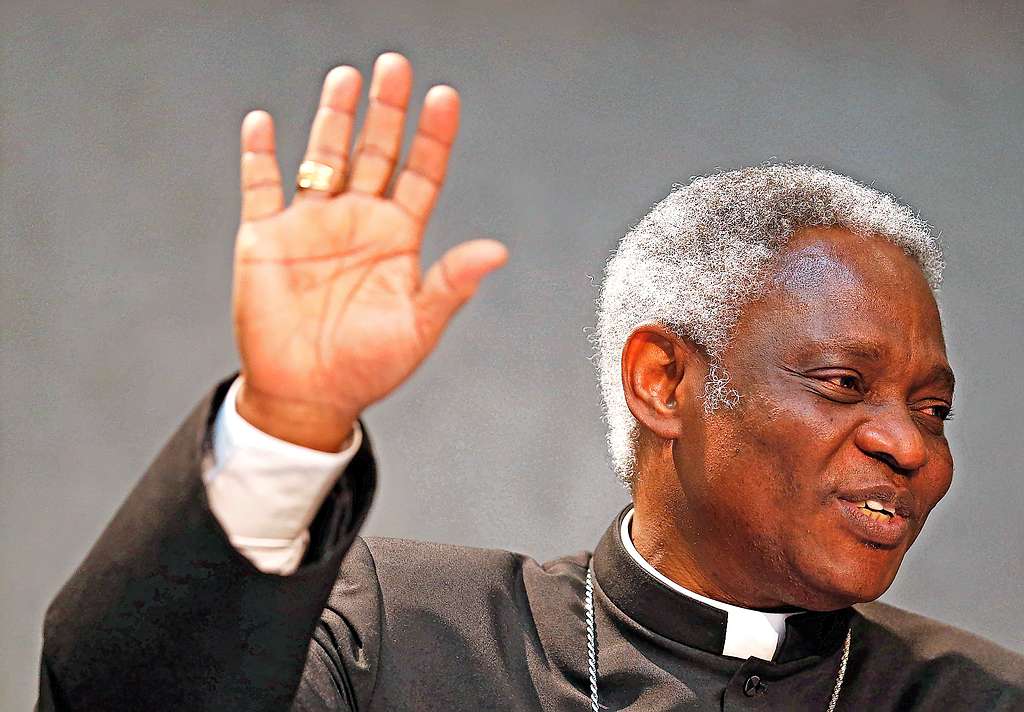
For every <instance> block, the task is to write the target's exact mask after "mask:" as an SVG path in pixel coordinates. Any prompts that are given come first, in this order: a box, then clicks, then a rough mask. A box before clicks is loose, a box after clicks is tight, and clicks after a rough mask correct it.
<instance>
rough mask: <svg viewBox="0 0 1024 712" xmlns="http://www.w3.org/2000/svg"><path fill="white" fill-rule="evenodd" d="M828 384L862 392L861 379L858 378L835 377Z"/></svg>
mask: <svg viewBox="0 0 1024 712" xmlns="http://www.w3.org/2000/svg"><path fill="white" fill-rule="evenodd" d="M828 382H829V383H834V384H835V385H837V386H839V387H840V388H842V389H844V390H848V391H860V379H859V378H857V376H850V375H845V376H833V377H831V378H829V379H828Z"/></svg>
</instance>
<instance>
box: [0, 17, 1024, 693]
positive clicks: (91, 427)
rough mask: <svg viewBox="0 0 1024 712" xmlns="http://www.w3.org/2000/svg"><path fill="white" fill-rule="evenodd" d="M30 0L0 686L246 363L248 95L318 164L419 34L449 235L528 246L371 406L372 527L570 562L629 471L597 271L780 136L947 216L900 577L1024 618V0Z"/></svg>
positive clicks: (8, 238) (283, 141)
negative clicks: (137, 495) (455, 119)
mask: <svg viewBox="0 0 1024 712" xmlns="http://www.w3.org/2000/svg"><path fill="white" fill-rule="evenodd" d="M87 5H88V7H85V6H83V5H82V4H78V3H75V4H72V3H67V4H66V5H61V4H59V3H55V2H47V3H41V2H35V3H32V4H27V3H25V4H19V3H13V4H12V3H6V4H5V5H4V7H3V10H2V13H3V17H2V26H3V27H4V30H3V39H2V41H3V60H2V71H3V77H2V79H3V81H2V88H0V107H2V109H0V111H2V114H3V119H2V120H3V137H2V146H0V148H2V166H3V170H2V179H3V204H2V208H0V220H2V221H3V243H2V245H3V248H2V249H3V255H2V270H3V273H2V277H3V290H4V296H3V302H2V305H3V307H2V308H3V312H2V313H3V343H2V348H3V352H2V357H3V363H2V378H3V389H2V400H0V407H2V423H3V450H2V453H3V478H2V484H0V487H2V492H0V495H2V496H0V500H2V503H0V517H2V518H0V534H2V537H0V542H2V543H0V556H2V559H0V570H2V571H3V572H4V573H3V578H2V591H0V601H2V605H0V611H2V612H0V615H2V635H0V688H2V693H0V707H2V708H3V709H24V708H26V707H28V706H29V705H30V703H31V700H33V699H34V694H35V692H34V688H35V684H36V674H37V673H36V665H37V656H38V648H39V642H40V637H39V630H40V622H41V618H42V614H43V610H44V608H45V606H46V604H47V601H48V600H49V599H50V598H51V597H52V596H53V594H54V593H55V592H56V590H57V588H58V587H59V585H60V584H61V582H62V581H64V580H65V579H66V578H67V577H68V576H69V575H70V573H71V571H72V570H73V568H74V566H75V565H76V564H77V563H78V562H79V561H80V560H81V558H82V556H83V555H84V554H85V552H86V551H87V549H88V547H89V546H90V544H91V543H92V542H93V541H94V539H95V538H96V536H97V535H98V534H99V532H100V530H101V529H102V527H103V526H104V524H105V522H106V521H107V519H108V518H109V517H110V516H111V514H112V513H113V511H114V510H115V508H116V507H117V506H118V504H119V503H120V501H121V500H122V499H123V497H124V496H125V494H126V492H127V491H128V489H129V487H130V486H131V484H132V482H133V481H134V480H135V479H136V478H137V477H138V476H139V474H140V473H141V472H142V470H143V468H144V467H145V466H146V464H147V463H148V461H149V460H150V459H151V458H152V457H153V455H154V454H155V453H156V451H157V450H158V448H159V447H160V446H161V445H162V443H163V442H164V440H165V439H166V438H167V437H168V435H169V434H170V433H171V431H172V429H173V428H175V426H176V425H177V424H178V422H179V420H180V419H181V418H182V417H183V416H184V415H185V413H186V412H187V411H188V410H189V409H190V408H191V406H192V405H193V403H194V402H195V401H196V400H197V399H198V398H199V397H200V396H201V395H202V394H203V392H204V391H206V390H207V389H208V388H209V387H210V386H211V385H212V384H213V383H214V381H215V380H217V379H219V378H221V377H223V376H224V375H225V374H227V373H228V372H230V371H231V370H232V369H233V368H234V367H235V363H236V361H235V358H236V357H235V353H234V349H233V345H232V338H231V326H230V319H229V297H230V274H231V261H230V260H231V249H232V239H233V236H234V232H235V228H236V220H237V210H238V198H237V191H236V181H237V127H238V123H239V121H240V119H241V117H242V116H243V114H244V112H245V111H246V110H248V109H251V108H256V107H262V108H266V109H268V110H270V111H271V112H272V113H273V114H274V115H275V117H276V118H277V121H278V124H279V128H280V132H281V136H280V148H281V155H282V157H283V161H284V166H285V172H286V174H291V172H292V171H293V170H294V168H295V166H296V165H297V163H298V159H299V156H300V151H301V148H302V145H303V142H304V139H305V132H306V127H307V125H308V121H309V119H310V118H311V116H312V113H313V109H314V103H315V100H316V97H317V95H318V90H319V83H320V80H321V78H322V75H323V73H324V72H325V71H326V70H327V69H328V68H330V67H331V66H333V65H334V64H337V63H342V62H347V63H353V64H355V65H356V66H358V67H360V68H361V69H364V70H368V69H369V67H370V65H371V63H372V60H373V58H374V57H375V56H376V54H377V53H379V52H380V51H383V50H388V49H397V50H401V51H403V52H405V53H406V54H407V55H408V56H409V57H410V58H411V59H412V60H413V63H414V66H415V67H416V70H417V82H416V86H417V93H418V94H419V95H422V92H423V91H425V90H426V88H427V87H428V86H429V85H430V84H432V83H436V82H441V81H446V82H450V83H452V84H454V85H455V86H456V87H458V88H459V89H460V90H461V91H462V93H463V96H464V105H465V114H464V121H463V129H462V133H461V137H460V140H459V143H458V147H457V150H456V152H455V154H454V159H453V165H452V167H451V171H450V175H451V178H450V181H449V183H448V187H447V189H446V193H445V195H444V197H443V199H442V202H441V204H440V207H439V209H438V212H437V214H436V218H435V220H434V221H433V223H432V226H431V228H430V231H429V234H428V242H427V244H428V247H427V256H428V257H429V258H431V259H432V258H433V257H435V256H437V255H438V254H439V253H440V251H441V250H442V249H444V248H445V247H447V246H450V245H451V244H454V243H455V242H458V241H461V240H463V239H466V238H468V237H473V236H477V235H491V236H495V237H498V238H500V239H503V240H504V241H506V242H507V243H508V245H509V246H510V247H511V250H512V259H511V262H510V264H509V265H508V267H507V268H506V269H505V270H504V271H503V272H501V273H500V274H499V275H498V276H496V277H495V278H493V279H492V280H491V281H490V282H489V283H487V285H486V286H485V287H484V288H483V289H482V290H481V292H480V294H479V297H478V299H477V300H476V301H475V303H474V304H473V305H472V306H471V307H469V308H468V309H467V310H466V311H465V312H463V313H462V314H461V315H460V316H459V318H458V319H457V321H456V322H455V324H454V326H453V327H452V329H451V331H450V333H449V334H448V335H447V337H446V338H445V340H444V341H443V343H442V345H441V346H440V348H439V349H438V350H437V352H436V353H435V354H434V355H433V356H432V357H431V359H430V360H429V362H428V363H427V364H426V365H425V366H424V367H423V368H422V369H421V371H420V372H419V373H418V374H417V375H416V376H415V378H414V379H413V380H412V381H411V382H410V383H408V384H407V385H405V386H404V387H403V388H402V389H401V390H400V391H398V392H397V393H396V394H395V395H394V396H393V397H391V398H390V399H388V400H387V401H386V402H385V403H383V404H381V405H379V406H377V407H375V408H374V409H372V410H371V411H370V412H369V413H368V415H367V421H368V423H369V426H370V429H371V432H372V435H373V437H374V440H375V443H376V445H377V452H378V454H379V458H380V461H381V468H382V472H383V481H382V484H381V490H380V497H379V499H378V502H377V504H376V507H375V509H374V512H373V515H372V517H371V522H370V525H369V527H368V528H369V531H371V532H372V533H377V534H389V535H396V536H407V537H418V538H427V539H435V540H441V541H450V542H464V543H473V544H478V545H482V546H500V547H507V548H513V549H518V550H522V551H527V552H530V553H531V554H533V555H535V556H536V557H538V558H544V557H550V556H552V555H555V554H558V553H565V552H568V551H575V550H579V549H584V548H590V547H591V546H592V545H593V544H594V543H595V541H596V540H597V538H598V537H599V535H600V534H601V532H602V531H603V529H604V528H605V526H606V525H607V523H608V521H609V520H610V518H611V517H612V516H613V515H614V514H615V513H616V512H617V511H618V509H619V507H620V506H621V505H622V504H623V503H624V502H625V501H626V492H625V490H623V489H622V488H621V487H619V486H618V485H617V484H616V482H615V481H614V479H613V476H612V475H611V474H610V472H609V470H608V466H607V462H606V459H605V456H604V443H603V427H602V423H601V421H600V412H599V406H598V397H597V389H596V386H595V382H594V375H593V370H592V367H591V364H590V363H589V362H588V356H589V355H590V350H589V345H588V342H587V339H586V333H585V331H584V329H585V327H587V326H589V325H591V324H592V323H593V298H594V296H595V294H596V290H595V284H594V281H593V279H592V277H595V276H599V275H600V272H601V269H602V264H603V260H604V259H605V258H606V256H607V254H608V251H609V250H610V249H612V247H613V246H614V245H615V243H616V240H617V238H618V237H619V236H620V235H621V234H622V233H623V232H624V231H625V230H626V229H627V228H628V227H629V225H630V224H631V223H632V222H634V221H635V220H637V219H638V218H639V217H640V216H641V215H642V214H643V213H644V212H645V211H646V210H647V208H648V207H649V206H650V205H651V204H652V203H653V202H655V201H656V200H658V199H659V198H660V197H662V196H663V195H664V194H665V193H666V192H667V191H668V189H669V187H670V186H671V184H672V183H673V182H676V181H686V180H687V179H688V178H689V177H690V176H691V175H695V174H701V173H706V172H709V171H713V170H714V169H715V168H716V167H725V168H729V167H736V166H739V165H743V164H750V163H757V162H761V161H765V160H768V159H772V158H778V159H780V160H797V161H806V162H813V163H817V164H824V165H827V166H830V167H833V168H835V169H838V170H840V171H844V172H847V173H849V174H851V175H853V176H855V177H858V178H860V179H862V180H868V181H871V182H873V183H875V184H876V185H877V186H879V187H881V188H883V189H886V190H891V191H893V192H895V193H897V194H898V195H899V196H901V197H902V198H903V199H905V200H906V201H908V202H909V203H910V204H912V205H914V206H915V207H916V208H917V209H918V210H920V211H921V213H922V214H923V215H924V216H925V217H926V218H927V219H928V220H929V221H931V222H932V223H933V224H934V225H936V226H937V228H938V229H939V230H941V233H942V235H943V236H944V239H945V243H946V247H947V253H948V263H949V265H950V269H949V270H948V275H947V281H946V284H945V287H944V289H943V297H942V302H943V309H944V314H945V319H946V329H947V336H948V341H949V344H950V348H951V357H952V359H953V363H954V366H955V368H956V370H957V375H958V379H959V384H960V388H959V393H958V394H957V411H958V415H957V418H956V420H955V421H954V423H953V424H952V425H951V428H950V432H951V438H952V441H953V448H954V453H955V456H956V458H957V476H956V478H955V483H954V485H953V489H952V491H951V492H950V494H949V496H948V498H947V499H946V500H945V501H944V502H943V503H942V504H941V505H940V506H939V508H938V509H937V510H936V512H935V513H934V515H933V518H932V520H931V523H930V524H929V526H928V527H927V528H926V529H925V532H924V534H923V535H922V537H921V539H920V540H919V543H918V544H917V546H916V547H915V548H914V549H913V550H912V551H911V553H910V555H909V556H908V559H907V561H906V563H905V565H904V568H903V571H902V573H901V575H900V577H899V578H898V579H897V582H896V584H895V585H894V586H893V588H892V589H891V590H890V591H889V593H888V594H886V596H885V600H888V601H890V602H892V603H895V604H898V605H902V606H906V607H908V608H911V609H914V610H916V611H921V612H924V613H926V614H929V615H932V616H936V617H939V618H942V619H944V620H947V621H950V622H952V623H955V624H958V625H960V626H964V627H966V628H969V629H971V630H974V631H977V632H978V633H980V634H982V635H985V636H988V637H991V638H994V639H995V640H997V641H999V642H1001V643H1002V644H1004V645H1006V646H1009V647H1010V648H1013V649H1017V650H1021V649H1024V616H1022V615H1021V604H1020V601H1021V597H1022V593H1024V591H1022V577H1024V560H1022V548H1024V547H1022V543H1021V542H1022V541H1024V519H1022V517H1021V511H1022V509H1024V487H1022V486H1021V478H1020V473H1021V462H1022V454H1024V438H1022V437H1021V432H1020V424H1019V420H1018V419H1019V417H1020V409H1021V405H1022V404H1024V378H1022V377H1021V369H1022V367H1024V360H1022V356H1021V353H1022V349H1024V336H1022V329H1021V323H1020V314H1021V307H1022V296H1024V290H1022V288H1021V286H1020V282H1019V278H1018V274H1019V269H1020V265H1021V262H1022V259H1021V258H1022V253H1024V247H1022V241H1021V225H1022V223H1024V209H1022V201H1021V186H1022V183H1024V162H1022V161H1021V155H1020V149H1021V146H1022V143H1024V141H1022V138H1024V135H1022V117H1024V111H1022V110H1024V70H1022V67H1024V50H1022V44H1021V36H1022V33H1024V17H1022V12H1021V9H1020V8H1021V4H1020V3H1016V2H1005V3H999V2H988V3H982V2H974V3H959V2H957V3H954V2H934V1H933V2H918V3H906V4H900V5H892V4H890V3H882V2H878V3H857V4H853V3H850V4H841V5H835V4H829V3H821V2H788V3H778V2H777V3H741V2H728V3H717V2H700V3H696V2H694V3H651V4H640V3H630V4H625V3H624V4H612V3H593V2H591V3H579V4H566V3H552V2H550V1H548V2H541V3H525V2H518V3H514V4H513V3H498V2H480V1H479V0H477V1H475V2H465V3H436V4H430V3H422V2H372V3H362V4H359V5H358V6H352V5H349V4H339V3H312V2H287V3H284V2H282V3H274V4H269V3H260V2H216V3H209V4H206V5H205V6H202V7H201V6H200V5H194V6H191V7H190V6H187V5H179V4H177V3H174V5H175V7H168V5H169V3H165V2H155V1H152V0H147V1H145V2H141V1H137V2H133V3H126V4H125V6H124V7H118V6H115V5H113V4H105V3H88V4H87Z"/></svg>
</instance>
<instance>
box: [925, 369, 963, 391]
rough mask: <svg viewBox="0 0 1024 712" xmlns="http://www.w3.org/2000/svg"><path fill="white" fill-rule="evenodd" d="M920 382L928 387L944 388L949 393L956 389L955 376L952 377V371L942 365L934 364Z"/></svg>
mask: <svg viewBox="0 0 1024 712" xmlns="http://www.w3.org/2000/svg"><path fill="white" fill-rule="evenodd" d="M921 382H922V383H928V384H930V385H937V386H946V387H948V388H949V390H950V392H952V391H953V389H954V388H956V376H954V375H953V369H951V368H950V367H949V366H946V365H944V364H935V365H934V366H932V367H931V368H930V369H928V372H927V373H925V375H924V378H923V379H921Z"/></svg>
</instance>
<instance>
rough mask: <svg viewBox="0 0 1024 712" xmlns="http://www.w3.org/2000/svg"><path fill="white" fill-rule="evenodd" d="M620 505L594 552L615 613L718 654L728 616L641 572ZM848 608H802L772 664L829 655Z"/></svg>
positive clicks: (792, 619)
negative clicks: (624, 535) (631, 550)
mask: <svg viewBox="0 0 1024 712" xmlns="http://www.w3.org/2000/svg"><path fill="white" fill-rule="evenodd" d="M631 509H632V505H630V506H628V507H626V508H624V509H623V510H622V511H621V512H620V513H619V516H618V517H616V518H615V521H614V522H613V523H612V525H611V526H610V527H609V528H608V530H607V531H606V532H605V534H604V536H603V537H602V538H601V541H600V543H599V544H598V545H597V548H596V549H595V550H594V559H593V564H592V565H593V569H594V577H595V578H596V579H597V586H598V588H599V589H600V591H601V592H602V593H604V594H605V595H606V596H607V597H608V598H609V599H610V600H611V602H612V603H614V604H615V605H616V606H617V607H618V608H619V610H620V611H622V612H623V613H625V614H626V615H627V616H629V617H630V618H632V619H633V620H634V621H636V622H637V623H639V624H640V625H642V626H643V627H645V628H647V629H648V630H651V631H653V632H655V633H657V634H658V635H662V636H664V637H666V638H669V639H671V640H674V641H675V642H677V643H680V644H682V645H686V646H689V647H692V648H697V649H699V650H703V651H705V652H708V653H714V654H715V655H722V651H723V650H724V648H725V633H726V626H727V623H728V620H729V614H728V613H726V612H725V611H723V610H720V609H718V608H715V607H713V606H709V605H707V604H706V603H702V602H700V601H698V600H696V599H694V598H689V597H688V596H684V595H682V594H680V593H678V592H677V591H673V590H672V589H670V588H669V587H668V586H666V585H665V584H664V583H662V582H661V581H658V580H657V579H656V578H654V577H653V576H652V575H651V574H650V573H648V572H647V571H645V570H644V569H643V567H641V566H640V564H638V563H637V562H636V560H634V559H633V557H632V556H630V555H629V552H627V551H626V548H625V546H624V545H623V543H622V537H621V531H622V520H623V517H625V516H626V514H627V513H628V512H629V511H630V510H631ZM852 615H853V609H852V608H841V609H839V610H836V611H827V612H816V611H805V612H802V613H797V614H794V615H791V616H790V617H789V618H787V619H786V636H785V638H784V640H783V642H782V646H781V647H780V648H779V650H778V651H777V652H776V654H775V658H774V662H776V663H786V662H790V661H794V660H799V659H801V658H807V657H812V656H820V657H823V656H828V655H832V654H834V653H835V652H836V651H838V650H839V648H840V647H841V646H842V644H843V640H844V639H845V637H846V631H847V629H848V627H849V624H850V618H851V616H852Z"/></svg>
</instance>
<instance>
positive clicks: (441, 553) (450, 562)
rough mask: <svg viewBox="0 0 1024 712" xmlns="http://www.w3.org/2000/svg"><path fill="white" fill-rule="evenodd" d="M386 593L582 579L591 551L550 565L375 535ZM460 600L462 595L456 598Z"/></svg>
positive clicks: (369, 546) (370, 551) (370, 549)
mask: <svg viewBox="0 0 1024 712" xmlns="http://www.w3.org/2000/svg"><path fill="white" fill-rule="evenodd" d="M363 543H364V545H365V547H366V553H367V555H368V556H369V557H370V559H372V562H373V566H374V568H375V570H376V574H377V578H378V580H379V581H380V585H381V588H382V589H388V588H390V589H399V590H402V589H416V590H418V591H421V592H422V591H424V590H428V589H447V590H452V589H456V590H461V591H464V592H469V591H481V590H494V589H498V588H501V589H507V590H514V589H521V588H524V587H527V586H529V585H531V584H532V583H534V582H537V581H541V580H544V579H552V580H556V579H567V580H573V579H576V580H579V581H582V580H583V577H584V576H585V575H586V574H585V571H586V564H587V560H588V558H589V554H588V553H587V552H579V553H577V554H574V555H571V556H564V557H561V558H558V559H554V560H552V561H549V562H546V563H539V562H537V561H535V560H534V559H532V558H531V557H529V556H527V555H525V554H520V553H517V552H513V551H506V550H504V549H486V548H480V547H473V546H459V545H455V544H440V543H435V542H426V541H415V540H410V539H391V538H383V537H369V538H366V539H364V540H363ZM456 597H459V596H458V595H456Z"/></svg>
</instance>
